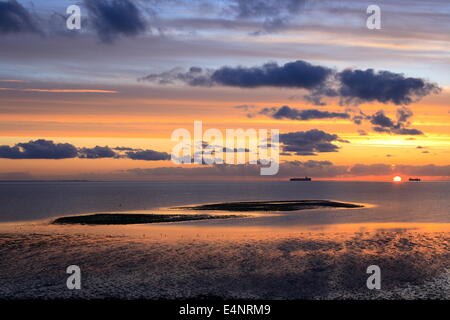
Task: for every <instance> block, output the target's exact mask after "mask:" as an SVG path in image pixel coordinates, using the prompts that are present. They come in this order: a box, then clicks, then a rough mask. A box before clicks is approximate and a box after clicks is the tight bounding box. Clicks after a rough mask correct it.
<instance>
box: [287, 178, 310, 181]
mask: <svg viewBox="0 0 450 320" xmlns="http://www.w3.org/2000/svg"><path fill="white" fill-rule="evenodd" d="M290 180H291V181H311V178H308V177H304V178H291V179H290Z"/></svg>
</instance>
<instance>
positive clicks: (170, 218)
mask: <svg viewBox="0 0 450 320" xmlns="http://www.w3.org/2000/svg"><path fill="white" fill-rule="evenodd" d="M235 217H242V216H232V215H206V214H202V215H200V214H196V215H195V214H190V215H187V214H185V215H183V214H133V213H124V214H121V213H96V214H91V215H79V216H70V217H61V218H57V219H55V220H54V221H53V222H52V223H53V224H87V225H112V224H114V225H118V224H122V225H125V224H143V223H161V222H180V221H195V220H207V219H227V218H235Z"/></svg>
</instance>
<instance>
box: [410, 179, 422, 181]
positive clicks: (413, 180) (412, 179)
mask: <svg viewBox="0 0 450 320" xmlns="http://www.w3.org/2000/svg"><path fill="white" fill-rule="evenodd" d="M409 181H422V180H421V179H420V178H409Z"/></svg>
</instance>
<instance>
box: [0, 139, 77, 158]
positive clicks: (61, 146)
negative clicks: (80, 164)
mask: <svg viewBox="0 0 450 320" xmlns="http://www.w3.org/2000/svg"><path fill="white" fill-rule="evenodd" d="M77 154H78V150H77V148H76V147H75V146H73V145H71V144H69V143H54V142H53V141H49V140H43V139H39V140H35V141H30V142H26V143H18V144H16V145H15V146H13V147H10V146H0V158H7V159H67V158H75V157H77Z"/></svg>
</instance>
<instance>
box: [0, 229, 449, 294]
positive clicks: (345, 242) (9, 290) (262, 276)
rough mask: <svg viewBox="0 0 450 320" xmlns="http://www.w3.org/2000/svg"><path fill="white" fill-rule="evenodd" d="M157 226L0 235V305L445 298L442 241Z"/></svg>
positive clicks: (438, 237)
mask: <svg viewBox="0 0 450 320" xmlns="http://www.w3.org/2000/svg"><path fill="white" fill-rule="evenodd" d="M157 226H158V225H154V226H153V225H148V226H146V227H145V228H144V226H136V227H133V228H134V229H133V230H135V232H134V233H133V234H131V233H130V234H125V233H124V234H120V232H122V231H120V230H123V228H124V227H127V228H131V226H108V227H106V226H105V227H100V226H84V227H83V226H79V227H76V226H51V227H48V228H50V229H49V230H48V231H46V229H45V228H47V227H44V226H42V227H32V228H31V229H29V230H25V229H22V228H21V229H15V231H14V232H7V231H5V230H3V231H1V232H0V270H1V273H0V283H1V285H0V298H2V299H24V298H33V299H54V298H82V299H93V298H119V299H141V298H145V299H178V298H195V297H203V298H205V297H206V298H208V297H211V298H249V299H418V298H420V299H422V298H424V299H449V298H450V273H449V271H448V269H449V268H450V235H449V233H448V232H437V231H423V232H422V231H417V230H413V229H412V230H408V229H400V228H399V229H389V230H381V229H378V230H377V229H375V230H372V231H367V232H366V231H353V232H350V231H349V232H308V231H304V232H291V233H289V234H288V233H280V234H275V233H271V232H270V231H269V230H267V231H262V232H261V233H251V232H250V231H249V232H244V233H242V235H241V236H239V238H231V237H228V234H227V233H221V231H220V230H219V231H217V232H210V233H208V234H206V233H203V234H197V235H196V232H201V231H198V230H201V228H198V229H194V231H193V233H192V236H189V237H188V236H186V237H183V236H182V235H181V233H179V232H178V231H177V232H176V233H175V232H174V233H173V234H172V235H171V234H169V235H168V234H165V233H164V230H165V229H164V228H160V229H158V228H159V227H158V228H156V227H157ZM161 227H162V226H161ZM33 228H34V229H33ZM58 228H63V229H60V231H55V230H59V229H58ZM73 228H77V229H73ZM83 228H84V229H83ZM98 228H101V229H98ZM113 228H117V229H113ZM155 228H156V229H155ZM33 230H34V232H33ZM82 230H88V231H82ZM90 230H91V231H90ZM95 230H101V232H98V233H97V231H95ZM108 230H110V231H108ZM114 230H116V231H117V232H113V231H114ZM130 230H131V229H130ZM146 230H147V231H146ZM152 230H154V231H152ZM179 230H182V228H181V227H180V229H179ZM183 230H184V229H183ZM336 230H339V229H338V228H336ZM72 264H75V265H78V266H80V268H81V271H82V289H81V290H74V291H71V290H68V289H67V288H66V279H67V276H68V275H67V274H66V273H65V270H66V268H67V266H69V265H72ZM369 265H378V266H379V267H380V268H381V273H382V274H381V276H382V289H381V290H368V289H367V287H366V280H367V277H368V276H369V275H368V274H367V273H366V268H367V267H368V266H369Z"/></svg>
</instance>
